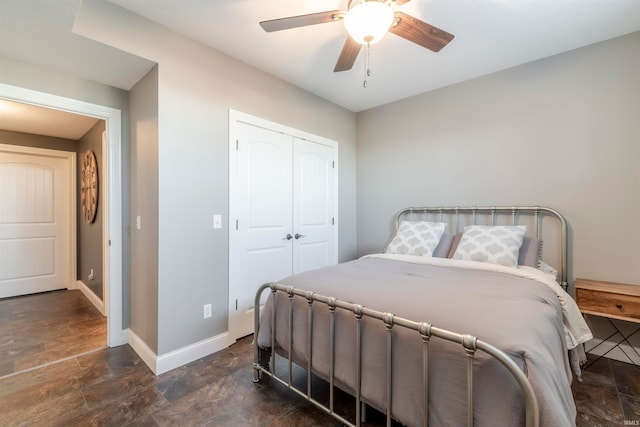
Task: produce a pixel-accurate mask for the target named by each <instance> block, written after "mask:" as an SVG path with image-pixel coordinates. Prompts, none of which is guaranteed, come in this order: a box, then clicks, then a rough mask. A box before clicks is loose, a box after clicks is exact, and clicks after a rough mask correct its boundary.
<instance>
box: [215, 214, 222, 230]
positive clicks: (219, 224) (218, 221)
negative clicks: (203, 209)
mask: <svg viewBox="0 0 640 427" xmlns="http://www.w3.org/2000/svg"><path fill="white" fill-rule="evenodd" d="M213 228H222V215H214V216H213Z"/></svg>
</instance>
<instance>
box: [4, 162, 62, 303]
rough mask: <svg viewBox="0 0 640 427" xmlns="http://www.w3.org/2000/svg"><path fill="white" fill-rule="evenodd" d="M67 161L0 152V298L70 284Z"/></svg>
mask: <svg viewBox="0 0 640 427" xmlns="http://www.w3.org/2000/svg"><path fill="white" fill-rule="evenodd" d="M70 174H71V165H70V161H69V159H65V158H56V157H47V156H39V155H33V154H28V153H12V152H9V151H3V150H0V298H5V297H10V296H16V295H25V294H30V293H35V292H44V291H50V290H55V289H63V288H67V287H68V286H69V284H70V283H71V271H70V254H71V249H70V248H71V246H70V245H71V242H70V238H71V229H70V228H71V227H70V223H71V220H70V218H71V212H70V203H69V200H70V197H71V194H70V186H71V185H70V183H71V181H70V180H71V175H70Z"/></svg>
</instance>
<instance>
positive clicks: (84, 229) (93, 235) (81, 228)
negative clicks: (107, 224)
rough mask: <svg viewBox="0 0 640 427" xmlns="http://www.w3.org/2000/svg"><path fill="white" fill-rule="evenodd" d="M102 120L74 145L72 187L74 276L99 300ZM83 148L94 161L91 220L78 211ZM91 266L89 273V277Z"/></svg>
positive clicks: (101, 255)
mask: <svg viewBox="0 0 640 427" xmlns="http://www.w3.org/2000/svg"><path fill="white" fill-rule="evenodd" d="M105 128H106V126H105V122H104V120H98V122H97V123H96V124H95V125H94V126H93V127H92V128H91V129H89V131H87V133H86V134H84V135H83V136H82V137H81V138H80V139H79V140H78V143H77V145H76V159H77V160H76V167H77V178H76V182H77V183H78V185H77V189H76V197H77V199H76V200H77V201H78V203H77V204H76V205H77V218H78V220H77V227H78V232H77V240H78V246H77V247H78V264H77V269H78V272H77V275H78V276H77V278H78V280H82V283H84V284H85V285H86V286H87V288H89V289H90V290H91V292H93V293H94V294H95V295H96V296H97V297H98V298H99V299H100V300H103V284H104V283H103V271H104V270H103V265H102V259H103V258H102V257H103V250H102V230H103V228H104V215H103V209H104V200H105V197H104V180H105V175H104V172H105V171H104V170H103V168H102V165H103V164H104V163H103V156H104V153H103V152H102V133H103V132H104V131H105ZM87 150H91V151H93V152H94V154H95V156H96V163H97V165H98V207H97V210H96V217H95V219H94V221H93V222H92V223H91V224H88V223H87V222H86V221H85V219H84V214H83V211H82V197H81V191H80V190H81V182H82V165H83V161H84V155H85V153H86V152H87ZM91 270H93V276H92V278H90V277H89V276H90V273H91Z"/></svg>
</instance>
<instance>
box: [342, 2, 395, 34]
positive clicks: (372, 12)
mask: <svg viewBox="0 0 640 427" xmlns="http://www.w3.org/2000/svg"><path fill="white" fill-rule="evenodd" d="M392 23H393V10H392V9H391V6H389V4H387V3H386V2H381V1H376V0H364V1H362V2H361V3H359V4H357V5H355V6H353V7H351V8H350V9H349V11H348V12H347V15H346V16H345V17H344V26H345V27H346V29H347V32H348V33H349V35H350V36H351V38H352V39H353V40H355V41H357V42H358V43H361V44H373V43H375V42H377V41H378V40H380V39H381V38H382V37H383V36H384V35H385V34H386V33H387V31H388V30H389V27H391V24H392Z"/></svg>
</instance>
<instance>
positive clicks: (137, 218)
mask: <svg viewBox="0 0 640 427" xmlns="http://www.w3.org/2000/svg"><path fill="white" fill-rule="evenodd" d="M136 228H137V229H138V230H140V229H141V228H142V221H141V220H140V215H138V216H137V217H136Z"/></svg>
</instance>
